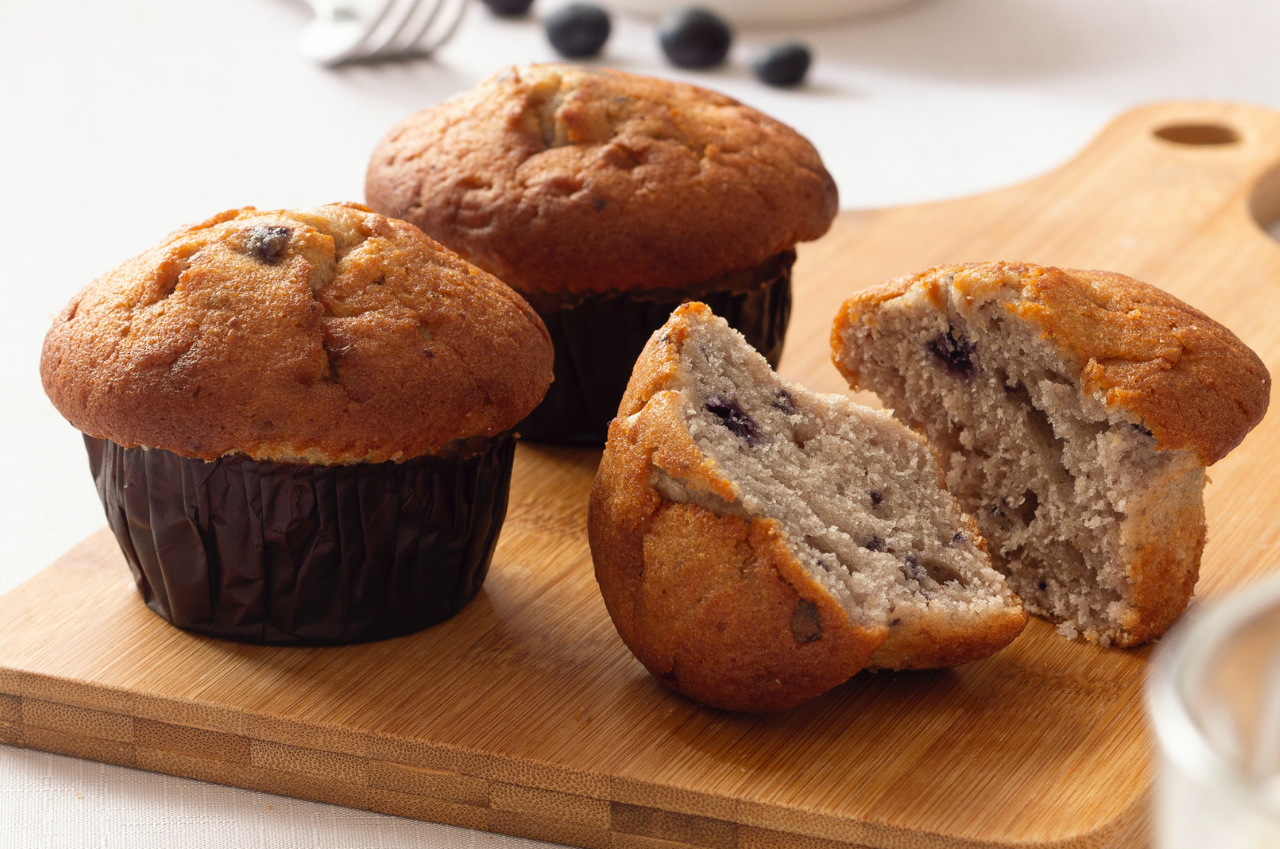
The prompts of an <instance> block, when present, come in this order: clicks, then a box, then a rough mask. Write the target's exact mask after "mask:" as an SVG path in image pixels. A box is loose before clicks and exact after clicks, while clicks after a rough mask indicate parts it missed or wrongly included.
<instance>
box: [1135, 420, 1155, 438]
mask: <svg viewBox="0 0 1280 849" xmlns="http://www.w3.org/2000/svg"><path fill="white" fill-rule="evenodd" d="M1129 427H1131V428H1133V429H1134V430H1136V431H1137V432H1138V433H1140V434H1142V435H1143V436H1151V437H1154V436H1155V434H1154V433H1152V432H1151V431H1150V430H1149V429H1148V428H1146V427H1144V426H1143V425H1140V424H1138V423H1137V422H1131V423H1130V424H1129Z"/></svg>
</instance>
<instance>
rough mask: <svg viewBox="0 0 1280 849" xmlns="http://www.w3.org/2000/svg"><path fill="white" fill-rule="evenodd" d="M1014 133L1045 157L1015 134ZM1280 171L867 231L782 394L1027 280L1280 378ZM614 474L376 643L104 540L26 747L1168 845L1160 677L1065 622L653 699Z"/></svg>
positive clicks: (1261, 483) (464, 806)
mask: <svg viewBox="0 0 1280 849" xmlns="http://www.w3.org/2000/svg"><path fill="white" fill-rule="evenodd" d="M991 131H992V132H999V133H1022V134H1026V135H1027V136H1028V138H1029V139H1031V140H1032V141H1031V142H1030V143H1034V136H1035V133H1036V132H1038V130H1037V128H1036V127H1034V126H1024V125H1022V124H1020V123H1018V121H1017V120H1016V118H1015V117H1013V116H1011V117H1010V120H1009V122H1008V123H1007V124H1005V125H1002V126H998V127H992V128H991ZM1278 163H1280V114H1276V113H1272V112H1267V111H1263V110H1259V109H1252V108H1246V107H1239V106H1226V105H1218V104H1200V103H1171V104H1163V105H1158V106H1152V107H1149V108H1144V109H1139V110H1137V111H1135V112H1131V113H1129V114H1127V115H1125V116H1123V117H1121V118H1120V119H1119V120H1117V121H1116V122H1115V123H1114V124H1112V125H1111V126H1110V127H1109V128H1108V129H1107V130H1106V131H1105V132H1104V133H1103V134H1102V135H1101V136H1100V137H1099V138H1098V139H1097V140H1096V141H1095V142H1094V143H1093V144H1092V145H1091V146H1090V147H1089V149H1088V150H1086V151H1085V152H1084V153H1083V154H1081V155H1080V157H1079V158H1077V159H1076V160H1075V161H1073V162H1071V163H1070V164H1068V165H1066V166H1064V167H1063V168H1061V169H1060V170H1058V171H1057V172H1055V173H1053V174H1050V175H1048V176H1046V177H1042V178H1040V179H1037V180H1034V181H1032V182H1030V183H1027V184H1025V185H1020V186H1016V187H1014V188H1011V189H1007V190H1003V191H1000V192H996V193H994V194H990V195H985V196H982V197H977V198H967V199H964V200H957V201H949V202H945V203H936V204H929V205H925V206H916V207H906V208H901V209H889V210H881V211H874V212H852V213H845V214H843V215H842V216H841V217H840V218H839V219H838V220H837V222H836V225H835V227H834V228H833V229H832V232H831V233H830V234H829V235H828V236H826V237H825V238H824V239H823V240H822V241H820V242H818V243H817V244H814V245H806V246H804V247H803V248H802V252H801V255H800V256H801V258H800V262H799V265H798V267H797V273H796V297H795V316H794V319H793V323H792V329H791V334H790V342H789V343H788V344H789V347H788V351H787V354H786V356H785V358H784V360H783V366H782V371H783V373H784V374H785V375H787V376H788V377H790V378H792V379H794V380H798V381H801V382H803V383H806V384H808V385H810V386H812V387H814V388H818V389H822V390H831V391H838V390H840V389H842V388H843V387H842V384H841V381H840V379H839V377H838V375H837V374H836V371H835V369H834V368H833V367H832V366H831V364H830V362H829V359H828V356H829V355H828V349H827V335H828V328H829V324H830V321H831V318H832V316H833V315H834V313H835V310H836V307H837V305H838V304H839V303H840V301H841V300H842V299H843V298H845V297H846V296H848V295H849V293H851V292H853V291H854V290H856V289H858V288H860V287H862V286H866V285H869V284H872V283H876V282H879V281H882V280H885V279H887V278H889V277H893V276H895V275H899V274H903V273H906V272H911V271H917V270H921V269H924V268H926V267H928V266H931V265H935V264H938V263H943V262H952V261H964V260H990V259H1011V260H1026V261H1032V262H1037V263H1044V264H1054V265H1062V266H1068V267H1077V268H1105V269H1112V270H1116V271H1120V272H1124V273H1126V274H1130V275H1132V276H1134V277H1137V278H1139V279H1142V280H1146V281H1148V282H1150V283H1154V284H1156V285H1158V286H1161V287H1163V288H1165V289H1168V290H1169V291H1171V292H1173V293H1174V294H1176V295H1178V296H1179V297H1181V298H1183V299H1185V300H1187V301H1189V302H1190V303H1191V304H1193V305H1195V306H1197V307H1199V308H1200V309H1201V310H1203V311H1205V312H1207V313H1208V314H1209V315H1211V316H1213V317H1214V318H1216V319H1218V320H1220V321H1221V322H1223V323H1224V324H1226V325H1227V326H1229V327H1231V328H1232V329H1233V330H1235V332H1236V333H1237V334H1239V335H1240V336H1241V337H1242V338H1243V339H1244V340H1245V341H1246V342H1247V343H1248V344H1250V345H1251V346H1252V347H1253V348H1254V349H1255V350H1256V351H1258V353H1259V354H1260V355H1261V356H1262V358H1263V360H1264V361H1265V362H1266V363H1267V366H1268V368H1269V369H1270V370H1271V371H1272V373H1277V372H1280V321H1278V320H1277V311H1278V310H1280V246H1277V244H1276V243H1275V242H1273V241H1271V240H1270V239H1269V238H1268V237H1267V236H1266V235H1265V234H1264V233H1263V232H1262V231H1261V230H1260V228H1259V227H1258V225H1257V224H1256V223H1255V222H1256V220H1262V221H1264V222H1270V221H1271V220H1274V219H1275V218H1278V217H1280V165H1278ZM868 167H872V166H870V165H869V166H868ZM1277 422H1280V416H1277V415H1275V414H1273V415H1272V416H1271V417H1270V418H1269V419H1267V420H1266V421H1264V422H1263V424H1262V425H1261V426H1260V427H1259V428H1258V429H1257V430H1256V431H1254V433H1253V434H1252V435H1251V436H1249V438H1248V439H1247V440H1246V441H1245V442H1244V443H1243V444H1242V445H1241V446H1240V447H1239V448H1238V449H1236V451H1235V452H1234V453H1233V454H1231V456H1229V457H1228V458H1226V459H1225V460H1223V461H1222V462H1220V463H1219V464H1218V465H1217V466H1215V467H1214V468H1213V469H1212V470H1211V475H1212V479H1213V483H1212V484H1211V485H1210V487H1209V489H1208V492H1207V495H1206V507H1207V512H1208V521H1209V545H1208V548H1207V549H1206V551H1205V555H1204V565H1203V571H1202V577H1201V580H1200V586H1199V588H1198V594H1197V598H1198V599H1204V598H1210V597H1212V596H1215V595H1218V594H1221V593H1222V592H1224V591H1226V590H1227V589H1229V588H1231V587H1233V586H1236V585H1238V584H1241V583H1243V582H1245V581H1247V580H1249V579H1250V578H1253V577H1256V576H1258V575H1260V574H1262V573H1264V572H1267V571H1270V570H1273V569H1275V568H1276V565H1277V562H1278V561H1280V546H1278V545H1277V543H1278V542H1280V516H1277V505H1280V475H1276V474H1275V473H1274V469H1275V467H1276V463H1277V462H1278V461H1280V442H1277V429H1278V428H1280V425H1278V424H1277ZM598 458H599V453H598V452H594V451H573V450H557V449H548V448H538V447H532V446H528V445H522V446H521V447H520V450H519V453H518V455H517V462H516V471H515V477H514V481H513V484H512V494H511V509H510V513H509V516H508V520H507V525H506V527H505V529H504V532H503V536H502V540H501V543H500V545H499V547H498V550H497V554H496V556H495V558H494V562H493V568H492V571H491V573H490V577H489V580H488V583H487V584H486V587H485V589H484V591H483V592H482V593H481V595H480V596H479V597H478V598H477V599H476V600H475V601H474V602H472V604H471V605H470V606H469V607H467V608H466V609H465V610H464V611H463V612H462V613H461V614H460V615H459V616H457V617H456V618H455V619H453V620H451V621H449V622H447V623H444V624H442V625H439V626H437V627H435V628H432V629H430V630H429V631H427V632H425V633H421V634H417V635H414V636H411V637H405V638H401V639H397V640H391V641H388V642H384V643H377V644H372V645H362V646H352V647H344V648H325V649H272V648H261V647H253V646H244V645H238V644H234V643H227V642H221V641H218V640H212V639H206V638H202V637H196V636H191V635H189V634H186V633H183V632H180V631H178V630H176V629H174V628H171V627H170V626H168V625H167V624H165V623H164V622H163V621H161V620H160V619H159V618H157V617H156V616H155V615H154V614H152V613H151V612H150V611H149V610H148V609H147V608H145V607H144V606H143V605H142V602H141V601H140V600H139V599H138V597H137V595H136V593H135V592H134V589H133V586H132V584H131V581H130V578H129V573H128V571H127V569H126V568H125V565H124V561H123V559H122V558H121V556H120V554H119V551H118V550H117V548H116V544H115V541H114V539H113V538H112V537H111V536H110V535H109V534H108V532H107V531H106V529H103V530H102V531H101V532H99V533H97V534H95V535H94V536H92V537H90V538H89V539H87V540H85V541H84V542H82V543H81V544H80V545H78V546H77V547H75V548H74V549H72V551H70V552H69V553H68V554H67V555H66V556H64V557H62V558H61V559H60V560H58V561H57V562H56V563H54V564H53V565H51V566H49V567H48V568H47V569H45V570H44V571H43V572H41V573H40V574H39V575H37V576H36V577H35V578H33V579H31V580H30V581H28V582H27V583H26V584H24V585H22V586H21V587H19V588H17V589H16V590H13V591H12V592H10V593H8V594H7V595H5V596H4V597H3V598H0V623H3V633H0V742H4V743H8V744H10V745H17V746H29V747H31V748H36V749H44V750H47V751H52V752H62V753H65V754H71V755H76V756H79V757H85V758H91V759H95V760H101V761H108V762H111V763H117V764H125V765H129V766H137V767H140V768H142V769H149V770H155V771H159V772H167V773H172V774H176V775H184V776H190V777H194V778H200V779H206V780H209V781H216V782H221V783H225V784H233V785H237V786H240V787H249V788H255V789H260V790H266V791H270V792H275V793H283V794H287V795H291V796H297V797H300V798H306V799H316V800H321V801H325V802H334V803H337V804H341V805H349V806H353V807H359V808H368V809H371V810H376V811H386V812H390V813H395V814H401V815H404V816H409V817H418V818H422V819H430V820H436V821H439V822H446V823H454V824H458V825H464V826H470V827H473V828H480V829H487V830H489V831H495V832H503V833H508V834H517V835H525V836H529V837H537V838H542V839H546V840H552V841H557V842H561V843H569V844H574V845H578V846H586V847H635V849H661V848H662V847H666V849H674V847H683V846H696V847H704V849H732V847H742V848H743V849H749V848H750V847H766V846H787V847H812V848H813V849H817V847H834V846H844V845H848V844H858V845H865V846H876V847H958V846H968V847H972V846H1010V845H1018V846H1055V847H1067V846H1072V847H1098V846H1138V845H1142V844H1144V843H1145V842H1146V841H1147V839H1148V835H1149V827H1148V824H1147V804H1148V802H1147V799H1148V793H1149V787H1150V784H1151V774H1152V764H1151V762H1152V741H1151V737H1150V734H1149V732H1148V730H1147V728H1146V726H1145V722H1144V716H1143V708H1142V699H1141V695H1142V682H1143V677H1144V672H1145V670H1146V668H1147V662H1148V659H1149V656H1150V650H1149V649H1139V650H1133V651H1122V650H1119V649H1102V648H1098V647H1096V646H1093V645H1089V644H1085V643H1072V642H1068V641H1066V640H1064V639H1062V638H1061V637H1059V636H1057V635H1056V634H1055V633H1054V631H1053V628H1052V627H1050V626H1049V625H1048V624H1046V623H1044V622H1042V621H1039V620H1034V621H1033V622H1032V623H1031V625H1030V626H1029V627H1028V628H1027V630H1026V632H1025V633H1024V634H1023V635H1022V636H1021V637H1020V638H1019V639H1018V640H1017V641H1016V642H1015V643H1014V644H1013V645H1012V646H1011V647H1009V648H1008V649H1006V650H1005V651H1003V652H1001V653H1000V654H998V655H996V656H995V657H992V658H990V659H988V660H986V661H983V662H981V663H974V664H971V665H969V666H966V667H963V668H960V669H955V670H948V671H936V672H924V673H897V674H893V673H881V674H878V675H871V674H864V675H859V676H856V677H855V678H854V679H853V680H852V681H850V682H848V683H847V684H845V685H843V686H841V687H838V688H836V689H835V690H834V691H832V692H830V693H828V694H827V695H825V696H823V697H821V698H818V699H817V700H815V701H813V702H811V703H809V704H807V705H805V706H803V707H801V708H799V709H797V710H794V711H791V712H789V713H784V714H780V715H772V716H738V715H731V714H727V713H721V712H717V711H714V710H708V709H705V708H701V707H698V706H697V705H695V704H693V703H691V702H689V701H687V700H685V699H683V698H681V697H679V696H676V695H673V694H672V693H670V692H667V691H666V690H664V689H663V688H662V687H661V686H659V685H658V684H656V683H655V682H654V681H652V680H651V679H650V678H649V677H648V675H647V674H646V673H645V671H644V670H643V669H642V668H641V666H640V664H639V663H637V662H636V661H635V660H634V659H633V658H632V657H631V656H630V654H629V653H628V652H627V650H626V649H625V648H624V647H623V645H622V643H621V642H620V641H619V639H618V637H617V635H616V634H615V632H614V630H613V627H612V625H611V624H610V622H609V619H608V618H607V616H606V614H605V610H604V607H603V604H602V603H601V601H600V598H599V595H598V593H597V591H596V586H595V581H594V579H593V577H592V573H591V560H590V555H589V553H588V550H587V541H586V529H585V522H586V503H587V492H588V489H589V487H590V483H591V478H592V475H593V473H594V471H595V466H596V463H597V461H598ZM85 473H86V474H88V471H87V470H86V472H85Z"/></svg>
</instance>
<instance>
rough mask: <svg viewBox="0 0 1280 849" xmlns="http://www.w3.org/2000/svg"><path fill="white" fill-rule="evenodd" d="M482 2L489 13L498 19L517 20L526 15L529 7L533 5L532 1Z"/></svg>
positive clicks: (497, 0)
mask: <svg viewBox="0 0 1280 849" xmlns="http://www.w3.org/2000/svg"><path fill="white" fill-rule="evenodd" d="M483 2H484V4H485V5H486V6H488V7H489V11H490V12H493V13H494V14H495V15H497V16H498V17H500V18H518V17H520V16H521V15H525V14H528V12H529V7H530V6H532V5H533V0H483Z"/></svg>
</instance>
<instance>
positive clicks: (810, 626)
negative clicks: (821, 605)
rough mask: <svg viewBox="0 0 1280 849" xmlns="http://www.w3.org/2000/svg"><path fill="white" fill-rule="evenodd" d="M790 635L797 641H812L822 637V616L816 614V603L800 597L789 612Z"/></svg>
mask: <svg viewBox="0 0 1280 849" xmlns="http://www.w3.org/2000/svg"><path fill="white" fill-rule="evenodd" d="M791 636H793V637H795V640H796V642H797V643H812V642H813V641H814V640H818V639H821V638H822V617H820V616H819V615H818V605H816V604H814V603H813V602H811V601H809V599H807V598H802V599H800V601H799V602H798V603H797V604H796V609H795V612H794V613H792V614H791Z"/></svg>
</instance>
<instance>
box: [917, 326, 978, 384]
mask: <svg viewBox="0 0 1280 849" xmlns="http://www.w3.org/2000/svg"><path fill="white" fill-rule="evenodd" d="M926 347H927V348H928V349H929V353H931V354H933V355H934V356H935V357H937V358H938V359H939V360H940V361H941V362H942V364H943V365H944V366H946V367H947V371H948V372H950V373H951V374H953V375H955V376H957V377H972V376H973V372H974V370H975V369H974V365H973V349H974V344H973V343H972V342H970V341H969V340H968V339H966V338H965V337H964V334H962V333H958V332H957V331H956V329H955V328H954V327H950V328H948V329H947V332H946V333H943V334H942V335H940V336H938V337H936V338H935V339H933V340H931V341H930V342H929V344H928V345H927V346H926Z"/></svg>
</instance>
